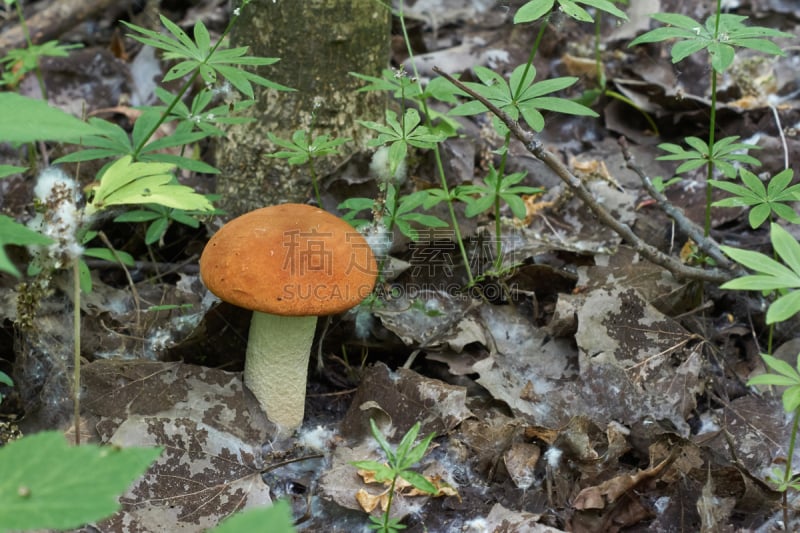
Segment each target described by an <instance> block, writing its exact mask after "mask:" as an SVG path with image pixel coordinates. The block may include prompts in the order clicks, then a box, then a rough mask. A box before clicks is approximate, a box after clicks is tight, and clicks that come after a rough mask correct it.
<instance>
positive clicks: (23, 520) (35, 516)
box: [0, 431, 161, 531]
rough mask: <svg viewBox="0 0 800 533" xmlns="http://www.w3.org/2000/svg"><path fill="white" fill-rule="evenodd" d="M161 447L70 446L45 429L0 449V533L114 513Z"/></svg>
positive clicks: (69, 523) (83, 521)
mask: <svg viewBox="0 0 800 533" xmlns="http://www.w3.org/2000/svg"><path fill="white" fill-rule="evenodd" d="M160 454H161V448H125V449H121V448H117V447H113V446H96V445H92V444H86V445H83V446H69V445H68V444H67V442H66V439H65V438H64V436H63V435H61V434H60V433H58V432H55V431H47V432H42V433H37V434H35V435H30V436H27V437H24V438H22V439H19V440H16V441H13V442H10V443H8V444H6V445H5V446H3V447H2V448H0V530H3V531H5V530H9V529H10V530H31V529H69V528H76V527H79V526H81V525H83V524H86V523H89V522H93V521H97V520H100V519H102V518H105V517H107V516H109V515H111V514H113V513H114V512H115V511H116V510H117V509H119V502H118V498H119V496H120V495H121V494H122V492H124V491H125V489H126V488H127V487H128V485H130V484H131V483H132V482H133V481H134V480H135V479H136V478H138V477H139V476H141V475H142V473H143V472H144V471H145V470H146V469H147V467H148V466H149V465H150V464H151V463H152V462H153V461H154V460H155V459H156V458H158V456H159V455H160Z"/></svg>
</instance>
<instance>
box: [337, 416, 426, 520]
mask: <svg viewBox="0 0 800 533" xmlns="http://www.w3.org/2000/svg"><path fill="white" fill-rule="evenodd" d="M369 424H370V428H371V429H372V436H373V437H374V438H375V441H376V442H377V443H378V445H379V446H380V447H381V449H382V450H383V453H385V454H386V463H379V462H378V461H355V462H353V463H351V464H352V465H353V466H355V467H356V468H360V469H361V470H366V471H368V472H372V473H373V474H374V475H375V480H376V481H378V482H390V483H391V485H390V487H389V491H388V494H389V495H388V504H387V506H386V511H385V512H384V513H383V515H382V516H370V517H369V518H370V520H371V521H372V523H371V524H370V525H369V528H370V529H371V530H373V531H379V532H381V533H394V532H396V531H399V530H401V529H405V527H406V526H404V525H402V524H401V523H400V521H399V520H398V519H393V518H390V514H391V510H392V499H393V497H394V490H395V485H396V483H397V480H398V479H399V478H402V479H404V480H406V481H408V482H409V483H411V485H413V486H414V487H415V488H417V489H419V490H421V491H423V492H427V493H429V494H436V493H437V492H438V489H437V488H436V486H435V485H434V484H433V483H431V482H430V481H428V480H427V479H426V478H425V477H424V476H423V475H422V474H419V473H417V472H414V471H413V470H410V468H412V467H413V466H414V465H415V464H417V463H418V462H419V461H420V460H421V459H422V457H423V456H424V455H425V452H426V451H427V450H428V446H430V444H431V441H432V440H433V438H434V437H435V436H436V434H435V433H431V434H430V435H428V436H427V437H425V438H424V439H422V440H421V441H420V442H419V444H417V445H416V446H413V444H414V441H415V440H416V439H417V434H419V429H420V427H421V424H420V423H419V422H417V423H416V424H414V425H413V426H412V427H411V429H409V430H408V432H407V433H406V434H405V435H403V438H402V439H401V440H400V443H399V444H398V445H397V449H396V450H395V451H392V447H391V446H390V445H389V443H388V442H387V441H386V438H385V437H384V436H383V435H382V434H381V431H380V430H379V429H378V425H377V424H376V423H375V420H373V419H371V418H370V420H369Z"/></svg>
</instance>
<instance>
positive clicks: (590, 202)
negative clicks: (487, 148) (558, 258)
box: [433, 67, 733, 283]
mask: <svg viewBox="0 0 800 533" xmlns="http://www.w3.org/2000/svg"><path fill="white" fill-rule="evenodd" d="M433 71H434V72H436V73H437V74H439V75H440V76H442V77H444V78H445V79H446V80H448V81H449V82H450V83H452V84H453V85H455V86H456V87H458V88H459V89H461V90H462V91H464V92H465V93H467V94H469V95H470V96H471V97H473V98H475V99H476V100H478V101H479V102H480V103H482V104H483V105H485V106H486V108H487V109H488V110H489V111H491V112H492V113H493V114H494V115H495V116H497V118H499V119H500V120H501V121H502V122H503V123H504V124H505V125H506V127H507V128H508V129H509V131H511V134H512V135H514V137H516V138H517V139H518V140H519V141H520V142H522V143H523V144H524V145H525V148H526V149H527V150H528V152H530V153H531V154H533V156H534V157H536V158H537V159H539V160H540V161H542V162H543V163H544V164H545V165H547V166H548V167H549V168H550V170H552V171H553V172H554V173H555V174H556V175H557V176H558V177H559V178H560V179H561V181H563V182H564V183H565V184H566V185H567V187H569V188H570V190H571V191H572V192H573V194H575V196H577V197H578V198H580V200H581V201H582V202H583V203H584V204H585V205H586V206H587V207H588V208H589V209H591V210H592V212H593V213H594V215H595V216H596V217H597V218H598V219H599V220H600V222H602V223H603V224H604V225H605V226H607V227H609V228H611V229H612V230H613V231H614V232H615V233H616V234H617V235H619V236H620V237H622V239H623V240H624V241H626V242H627V243H628V244H629V245H630V246H632V247H633V249H634V250H636V251H637V252H638V253H640V254H641V255H642V256H643V257H645V258H646V259H647V260H649V261H650V262H652V263H655V264H657V265H660V266H662V267H664V268H666V269H667V270H669V271H670V272H672V274H673V275H674V276H675V277H677V278H681V279H696V280H702V281H710V282H713V283H722V282H724V281H727V280H729V279H731V278H733V274H732V273H730V272H727V271H724V270H720V269H716V268H715V269H703V268H696V267H692V266H689V265H685V264H683V263H682V262H681V261H680V260H678V259H676V258H674V257H672V256H669V255H667V254H665V253H663V252H661V251H660V250H658V249H657V248H655V247H654V246H651V245H649V244H647V243H646V242H644V241H643V240H642V239H641V238H639V236H638V235H636V234H635V233H634V232H633V230H632V229H631V228H630V227H628V225H627V224H624V223H622V222H620V221H619V220H617V219H616V218H614V217H613V216H612V215H611V214H610V213H609V212H608V211H606V210H605V208H604V207H603V206H602V205H600V204H599V203H597V201H596V200H595V198H594V196H593V195H592V193H591V192H590V191H589V189H587V188H586V187H585V186H584V184H583V182H582V181H581V180H580V179H579V178H578V177H576V176H575V175H574V174H572V173H571V172H570V171H569V169H568V168H567V167H566V166H565V165H564V164H563V163H562V162H561V160H559V159H558V158H557V157H556V156H554V155H553V154H552V153H550V152H549V151H547V150H546V149H545V148H544V146H543V145H542V143H541V142H540V141H539V140H537V139H536V137H535V136H534V134H533V133H531V132H529V131H526V130H524V129H523V128H522V126H520V125H519V123H518V122H516V121H515V120H514V119H512V118H511V116H510V115H509V114H508V113H506V112H505V111H503V110H502V109H500V108H498V107H497V106H495V105H494V104H492V103H491V102H490V101H489V100H487V99H486V98H484V97H483V96H482V95H480V94H478V93H476V92H475V91H473V90H472V89H470V88H469V87H467V86H466V85H464V84H463V83H462V82H460V81H459V80H457V79H456V78H454V77H453V76H451V75H449V74H448V73H446V72H444V71H442V70H441V69H439V68H438V67H433Z"/></svg>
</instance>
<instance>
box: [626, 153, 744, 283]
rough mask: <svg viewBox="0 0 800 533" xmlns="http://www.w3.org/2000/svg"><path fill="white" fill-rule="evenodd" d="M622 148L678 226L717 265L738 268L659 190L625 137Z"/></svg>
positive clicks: (643, 180) (632, 167)
mask: <svg viewBox="0 0 800 533" xmlns="http://www.w3.org/2000/svg"><path fill="white" fill-rule="evenodd" d="M617 142H618V143H619V145H620V147H621V148H622V156H623V157H624V158H625V164H626V166H627V167H628V168H629V169H631V170H632V171H633V172H634V173H635V174H636V175H637V176H639V179H640V180H642V185H644V188H645V190H646V191H647V194H649V195H650V197H651V198H653V200H655V201H656V205H658V207H659V208H660V209H661V210H662V211H664V213H666V214H667V216H668V217H670V218H671V219H672V220H674V221H675V223H676V224H677V225H678V227H679V228H680V229H681V230H683V232H684V233H686V235H688V236H689V238H690V239H692V240H693V241H694V243H695V244H697V247H698V248H700V250H702V251H703V252H705V253H706V255H707V256H708V257H710V258H711V259H713V260H714V261H716V263H717V265H718V266H719V267H720V268H724V269H725V270H732V269H734V268H736V265H734V264H733V263H732V262H731V261H730V260H729V259H728V258H727V257H725V255H724V254H723V253H722V251H721V250H720V249H719V244H718V243H717V242H716V241H715V240H714V239H713V238H711V237H706V236H705V235H703V229H702V228H701V227H700V226H698V225H697V224H695V223H694V222H692V221H691V220H689V219H688V218H687V217H686V215H684V214H683V211H681V210H680V209H678V208H677V207H675V206H674V205H672V203H671V202H670V201H669V200H668V199H667V197H666V196H664V194H663V193H661V192H659V191H658V189H656V188H655V186H653V182H652V180H651V179H650V177H649V176H648V175H647V173H645V171H644V170H642V168H641V167H640V166H639V165H637V164H636V161H635V160H634V157H633V154H631V151H630V147H629V146H628V141H627V139H625V137H620V138H619V140H618V141H617Z"/></svg>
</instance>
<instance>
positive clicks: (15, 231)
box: [0, 215, 53, 277]
mask: <svg viewBox="0 0 800 533" xmlns="http://www.w3.org/2000/svg"><path fill="white" fill-rule="evenodd" d="M52 243H53V240H52V239H51V238H49V237H45V236H44V235H42V234H41V233H38V232H36V231H33V230H32V229H30V228H28V227H27V226H24V225H22V224H20V223H18V222H16V221H14V219H13V218H10V217H8V216H6V215H0V272H7V273H9V274H11V275H13V276H16V277H19V276H20V275H21V274H20V272H19V270H18V269H17V267H16V266H14V263H12V262H11V259H10V258H9V257H8V255H7V254H6V251H5V246H6V245H9V244H12V245H15V246H27V245H30V244H35V245H40V246H45V245H48V244H52Z"/></svg>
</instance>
